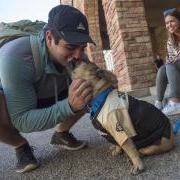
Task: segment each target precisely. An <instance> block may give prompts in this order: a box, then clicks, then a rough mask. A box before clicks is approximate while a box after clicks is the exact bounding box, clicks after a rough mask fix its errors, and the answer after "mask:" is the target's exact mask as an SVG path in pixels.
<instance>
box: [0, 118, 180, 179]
mask: <svg viewBox="0 0 180 180" xmlns="http://www.w3.org/2000/svg"><path fill="white" fill-rule="evenodd" d="M88 118H89V117H88V115H85V116H84V117H83V118H82V119H81V121H79V122H78V123H77V124H76V125H75V127H74V128H73V129H72V132H73V134H74V135H75V136H76V137H77V138H79V139H83V140H86V141H87V142H88V148H86V149H83V150H80V151H67V150H63V149H59V148H58V147H54V146H51V145H50V144H49V142H50V138H51V136H52V133H53V130H48V131H45V132H38V133H31V134H25V137H26V138H27V139H28V140H29V142H30V144H31V145H33V146H34V149H35V155H36V157H37V158H38V160H39V161H40V162H41V164H42V165H41V167H40V168H39V169H37V170H35V171H33V172H30V173H26V174H22V175H21V174H17V173H15V172H14V167H15V154H14V151H13V149H12V148H10V147H9V146H7V145H4V144H1V143H0V180H21V179H23V180H41V179H42V180H50V179H53V180H56V179H57V180H131V179H138V180H156V179H157V180H161V179H162V180H178V179H180V135H178V136H177V137H176V148H175V149H174V150H173V151H171V152H169V153H166V154H162V155H157V156H151V157H144V158H143V161H144V164H145V166H146V171H145V172H144V173H142V174H140V175H138V176H131V175H130V173H129V169H130V166H129V164H128V162H127V158H126V157H125V156H124V155H121V156H118V157H115V158H112V156H111V154H110V152H109V145H110V144H109V143H108V142H107V141H106V140H105V139H103V138H102V137H101V136H100V135H98V134H97V132H96V130H95V129H94V128H93V127H92V125H91V122H90V120H89V119H88ZM176 118H177V117H176V116H174V117H171V119H172V120H171V122H172V123H173V122H174V119H176Z"/></svg>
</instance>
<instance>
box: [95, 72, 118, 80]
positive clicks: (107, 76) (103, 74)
mask: <svg viewBox="0 0 180 180" xmlns="http://www.w3.org/2000/svg"><path fill="white" fill-rule="evenodd" d="M96 75H97V77H99V78H101V79H104V80H106V81H108V82H110V83H113V82H116V80H117V78H116V76H115V75H114V74H113V73H112V72H110V71H108V70H105V69H99V68H98V69H97V70H96Z"/></svg>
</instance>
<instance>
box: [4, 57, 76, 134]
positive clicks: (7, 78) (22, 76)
mask: <svg viewBox="0 0 180 180" xmlns="http://www.w3.org/2000/svg"><path fill="white" fill-rule="evenodd" d="M0 78H1V82H2V86H3V90H4V94H5V97H6V101H7V107H8V112H9V114H10V118H11V121H12V123H13V125H14V126H15V127H16V128H17V129H18V130H19V131H21V132H32V131H41V130H45V129H49V128H52V127H54V126H55V125H56V124H57V123H59V122H62V121H64V120H65V119H67V118H68V117H70V116H71V115H73V114H74V113H73V112H72V110H71V108H70V105H69V102H68V99H65V100H63V101H59V102H57V103H56V104H55V105H53V106H51V107H48V108H43V109H36V106H37V96H36V92H35V89H34V85H33V83H34V82H35V75H34V69H33V65H32V64H30V63H29V62H26V61H24V60H22V59H17V58H13V57H7V56H1V58H0Z"/></svg>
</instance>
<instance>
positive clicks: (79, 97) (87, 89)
mask: <svg viewBox="0 0 180 180" xmlns="http://www.w3.org/2000/svg"><path fill="white" fill-rule="evenodd" d="M82 78H83V77H82ZM92 97H93V88H92V85H91V83H90V82H88V81H85V80H83V79H74V80H73V81H72V83H71V85H70V86H69V94H68V101H69V105H70V107H71V109H72V111H73V112H77V111H79V110H81V109H83V107H84V106H85V105H87V104H88V102H89V101H90V100H91V99H92Z"/></svg>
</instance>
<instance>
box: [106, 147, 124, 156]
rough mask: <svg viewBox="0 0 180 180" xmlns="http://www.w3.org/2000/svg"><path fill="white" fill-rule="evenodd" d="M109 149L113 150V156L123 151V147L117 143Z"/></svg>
mask: <svg viewBox="0 0 180 180" xmlns="http://www.w3.org/2000/svg"><path fill="white" fill-rule="evenodd" d="M109 150H110V151H111V154H112V156H113V157H115V156H117V155H119V154H122V153H123V151H122V149H121V147H119V146H117V145H112V146H110V148H109Z"/></svg>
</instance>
